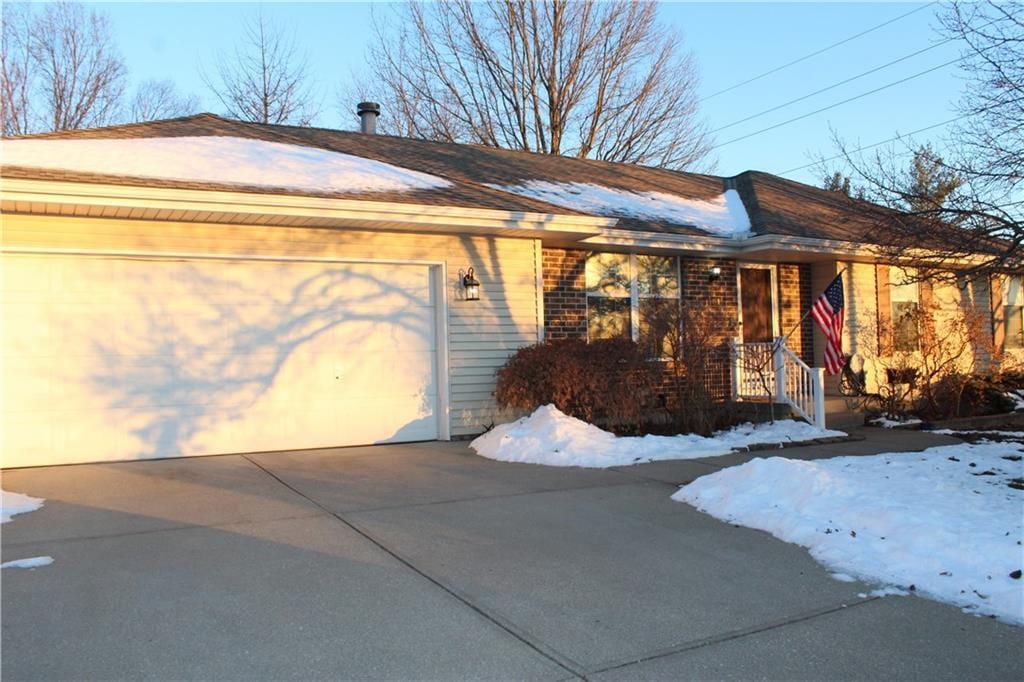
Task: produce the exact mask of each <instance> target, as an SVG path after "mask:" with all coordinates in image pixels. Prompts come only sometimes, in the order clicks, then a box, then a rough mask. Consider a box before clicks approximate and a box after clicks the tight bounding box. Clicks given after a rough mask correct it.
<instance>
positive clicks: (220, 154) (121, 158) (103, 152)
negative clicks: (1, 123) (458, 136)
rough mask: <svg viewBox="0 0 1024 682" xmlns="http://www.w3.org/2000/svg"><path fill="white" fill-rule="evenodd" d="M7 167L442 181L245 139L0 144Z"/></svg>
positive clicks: (286, 182) (226, 177) (240, 179)
mask: <svg viewBox="0 0 1024 682" xmlns="http://www.w3.org/2000/svg"><path fill="white" fill-rule="evenodd" d="M0 158H2V160H3V163H4V164H8V165H14V166H29V167H32V168H47V169H53V170H65V171H75V172H83V173H101V174H106V175H124V176H131V177H144V178H154V179H161V180H185V181H190V182H209V183H218V184H231V185H246V186H257V187H268V188H279V189H289V190H298V191H308V192H330V193H335V192H338V193H347V192H353V193H355V192H406V191H410V190H418V189H436V188H439V187H448V186H449V185H451V183H450V182H448V181H447V180H445V179H444V178H440V177H437V176H436V175H430V174H427V173H420V172H418V171H413V170H409V169H406V168H401V167H399V166H392V165H391V164H387V163H383V162H380V161H374V160H372V159H365V158H362V157H360V156H351V155H349V154H341V153H338V152H332V151H327V150H325V149H317V148H314V147H305V146H302V145H294V144H283V143H280V142H266V141H264V140H253V139H248V138H240V137H151V138H130V139H71V140H68V139H28V140H4V141H3V142H2V143H0Z"/></svg>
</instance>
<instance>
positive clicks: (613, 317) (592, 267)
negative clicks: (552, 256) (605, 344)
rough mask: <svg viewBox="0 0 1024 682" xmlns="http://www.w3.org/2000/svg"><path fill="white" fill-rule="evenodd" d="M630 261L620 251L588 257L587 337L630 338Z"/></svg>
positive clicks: (590, 338) (592, 338)
mask: <svg viewBox="0 0 1024 682" xmlns="http://www.w3.org/2000/svg"><path fill="white" fill-rule="evenodd" d="M629 261H630V257H629V255H628V254H622V253H592V254H590V256H588V257H587V274H586V284H587V339H589V340H594V339H629V338H632V336H633V326H632V322H631V318H632V315H631V296H630V291H631V289H632V286H631V283H630V278H631V273H630V267H629Z"/></svg>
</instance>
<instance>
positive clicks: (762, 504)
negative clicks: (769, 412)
mask: <svg viewBox="0 0 1024 682" xmlns="http://www.w3.org/2000/svg"><path fill="white" fill-rule="evenodd" d="M1018 448H1019V446H1017V445H1010V444H1007V443H990V444H974V445H971V444H963V445H950V446H943V447H936V448H930V449H928V450H925V451H924V452H919V453H904V454H891V453H890V454H883V455H876V456H871V457H838V458H835V459H829V460H821V461H810V462H805V461H797V460H790V459H785V458H782V457H772V458H769V459H755V460H753V461H751V462H748V463H746V464H743V465H741V466H736V467H731V468H728V469H724V470H722V471H719V472H717V473H714V474H709V475H707V476H703V477H701V478H699V479H697V480H696V481H694V482H693V483H691V484H690V485H687V486H685V487H683V488H680V489H679V491H678V492H676V494H675V495H673V496H672V499H674V500H678V501H681V502H687V503H689V504H691V505H693V506H695V507H697V508H698V509H700V510H701V511H703V512H706V513H708V514H711V515H712V516H715V517H717V518H719V519H722V520H724V521H728V522H729V523H738V524H741V525H744V526H749V527H751V528H759V529H761V530H765V531H768V532H769V533H771V534H772V535H774V536H775V537H777V538H779V539H781V540H785V541H786V542H792V543H796V544H798V545H802V546H803V547H807V548H808V549H809V550H810V552H811V555H812V556H814V558H815V559H817V560H818V561H820V562H821V563H823V564H825V565H826V566H827V567H828V568H829V569H830V570H831V571H836V572H840V573H844V574H848V575H852V576H855V577H857V578H859V579H861V580H865V581H870V582H878V583H882V584H883V586H896V587H898V588H901V589H904V590H910V591H913V592H915V593H916V594H920V595H922V596H926V597H929V598H932V599H936V600H938V601H944V602H949V603H951V604H956V605H958V606H961V607H963V608H964V609H965V610H968V611H973V612H976V613H981V614H991V615H994V616H997V617H998V618H1000V619H1002V620H1005V621H1008V622H1011V623H1017V624H1024V580H1022V579H1021V577H1020V576H1021V573H1020V571H1021V569H1022V568H1024V566H1022V563H1024V550H1022V547H1021V542H1022V535H1024V513H1022V512H1024V490H1019V489H1015V488H1012V487H1010V485H1009V483H1011V482H1012V481H1013V480H1014V479H1017V481H1020V479H1021V477H1022V476H1024V466H1022V462H1021V460H1020V459H1019V458H1018V457H1017V454H1019V453H1017V450H1018ZM1015 453H1017V454H1015ZM1011 458H1013V459H1011ZM1014 459H1016V461H1014ZM1011 574H1013V575H1016V576H1017V577H1016V578H1014V577H1012V575H1011ZM911 586H913V588H911Z"/></svg>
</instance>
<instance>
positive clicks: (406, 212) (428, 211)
mask: <svg viewBox="0 0 1024 682" xmlns="http://www.w3.org/2000/svg"><path fill="white" fill-rule="evenodd" d="M0 193H2V201H3V210H4V212H7V213H22V214H25V213H28V214H43V215H47V214H49V215H53V214H57V215H73V214H74V211H71V212H69V213H65V212H64V211H62V210H61V208H62V207H63V208H67V209H71V208H74V207H86V208H87V207H97V208H99V207H102V208H113V209H120V210H123V211H125V212H128V211H131V210H137V211H138V210H146V211H152V210H158V211H159V210H166V211H181V212H183V213H184V214H186V215H189V214H194V215H198V214H207V213H213V214H229V215H232V216H238V215H244V216H249V215H251V216H261V217H266V216H277V217H281V218H286V217H287V218H291V217H307V218H315V219H324V220H330V221H332V222H334V221H336V222H337V226H338V227H372V226H378V227H379V226H381V225H382V224H383V225H387V226H389V227H394V228H397V229H405V230H409V229H413V228H417V229H426V230H427V231H435V232H436V231H449V232H453V231H454V232H459V231H471V232H480V231H482V232H489V231H495V232H500V233H502V234H508V233H510V232H511V233H517V232H523V233H529V234H530V236H535V237H536V236H542V235H545V234H551V235H555V234H559V235H564V236H569V235H572V236H577V237H578V238H585V237H587V236H591V235H596V234H599V233H600V232H601V230H603V229H606V228H609V227H612V226H614V225H615V224H616V223H617V222H618V221H617V220H616V219H615V218H604V217H594V216H584V215H565V214H550V213H532V212H525V211H503V210H496V209H483V208H462V207H455V206H435V205H426V204H406V203H396V202H384V201H358V200H350V199H336V198H327V197H308V196H299V195H284V194H258V193H252V192H232V191H219V190H192V189H171V188H162V187H139V186H133V185H111V184H96V183H78V182H60V181H47V180H26V179H20V178H4V179H0ZM79 215H80V213H79ZM154 220H161V218H154ZM180 220H183V221H188V218H187V217H185V218H181V219H180ZM205 222H209V221H205ZM524 236H525V234H524Z"/></svg>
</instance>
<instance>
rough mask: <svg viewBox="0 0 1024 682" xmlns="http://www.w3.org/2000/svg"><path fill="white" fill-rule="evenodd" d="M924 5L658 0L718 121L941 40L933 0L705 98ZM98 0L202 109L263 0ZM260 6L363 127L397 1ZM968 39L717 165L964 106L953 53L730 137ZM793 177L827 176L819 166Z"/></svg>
mask: <svg viewBox="0 0 1024 682" xmlns="http://www.w3.org/2000/svg"><path fill="white" fill-rule="evenodd" d="M923 4H924V3H888V2H878V3H811V2H802V3H773V2H758V3H729V2H720V3H688V2H675V3H664V4H663V5H662V7H661V8H660V11H661V17H662V19H663V21H664V22H665V23H667V24H669V25H671V26H673V27H675V28H676V29H678V30H679V31H681V32H682V34H683V37H684V41H685V44H686V46H687V47H688V48H689V49H690V50H692V52H693V54H694V57H695V60H696V62H697V65H698V67H699V69H700V74H701V81H702V84H701V95H702V96H703V97H706V98H707V99H705V100H704V102H703V103H702V109H703V115H704V116H705V117H706V118H707V120H708V123H709V125H710V127H711V128H712V129H714V128H720V127H722V126H726V125H728V124H730V123H733V122H734V121H737V120H739V119H742V118H745V117H747V116H750V115H753V114H756V113H758V112H760V111H763V110H764V109H768V108H770V107H773V106H776V105H779V104H782V103H784V102H787V101H789V100H791V99H795V98H797V97H801V96H803V95H806V94H808V93H811V92H813V91H815V90H818V89H820V88H824V87H827V86H829V85H832V84H833V83H836V82H838V81H841V80H844V79H846V78H849V77H851V76H855V75H857V74H859V73H861V72H864V71H867V70H869V69H872V68H874V67H876V66H880V65H882V64H885V63H886V62H889V61H892V60H895V59H898V58H900V57H903V56H905V55H908V54H910V53H913V52H916V51H918V50H921V49H923V48H927V47H929V46H931V45H934V44H935V43H936V42H938V41H939V37H938V35H937V33H936V32H935V30H934V29H935V26H936V23H937V21H936V19H935V10H936V9H937V5H935V4H931V5H928V6H925V7H924V9H922V10H921V11H918V12H915V13H913V14H911V15H910V16H907V17H904V18H902V19H899V20H898V21H895V22H893V23H891V24H890V25H888V26H885V27H884V28H881V29H879V30H876V31H873V32H871V33H869V34H868V35H865V36H862V37H860V38H857V39H855V40H852V41H850V42H848V43H846V44H844V45H842V46H840V47H837V48H835V49H832V50H829V51H827V52H825V53H823V54H821V55H819V56H816V57H813V58H811V59H808V60H806V61H804V62H801V63H800V64H797V65H795V66H793V67H790V68H787V69H783V70H781V71H779V72H778V73H775V74H772V75H770V76H768V77H765V78H762V79H760V80H758V81H756V82H754V83H750V84H748V85H744V86H742V87H739V88H736V89H735V90H731V91H730V92H727V93H724V94H721V95H717V96H713V97H708V96H709V95H712V94H714V93H716V92H718V91H720V90H722V89H724V88H727V87H730V86H732V85H734V84H736V83H739V82H741V81H744V80H746V79H748V78H752V77H754V76H757V75H758V74H761V73H763V72H764V71H767V70H769V69H772V68H774V67H777V66H780V65H782V64H785V63H787V62H790V61H792V60H794V59H797V58H799V57H802V56H804V55H806V54H808V53H811V52H814V51H816V50H819V49H821V48H824V47H826V46H828V45H831V44H832V43H835V42H838V41H840V40H843V39H845V38H848V37H850V36H853V35H854V34H857V33H860V32H861V31H864V30H866V29H869V28H871V27H873V26H876V25H877V24H881V23H882V22H885V21H887V20H890V19H893V18H895V17H898V16H899V15H902V14H905V13H907V12H909V11H910V10H913V9H915V8H918V7H922V5H923ZM95 6H96V7H98V8H99V9H101V10H102V11H104V12H105V13H107V14H108V16H109V17H110V19H111V20H112V22H113V25H114V28H115V31H116V36H117V41H118V44H119V47H120V49H121V51H122V53H123V55H124V57H125V60H126V62H127V64H128V67H129V71H130V76H131V78H132V80H133V81H135V82H137V81H139V80H143V79H146V78H158V79H165V78H170V79H173V80H174V81H176V82H177V84H178V86H179V87H180V88H181V89H182V90H183V91H185V92H192V93H194V94H196V95H197V96H199V97H200V100H201V102H202V104H203V108H204V109H207V110H210V111H214V112H218V111H220V110H221V107H220V106H219V104H218V103H217V102H216V100H215V99H214V98H213V97H212V96H211V95H210V94H209V93H208V92H207V91H206V88H205V86H204V85H203V83H202V81H201V79H200V78H199V70H200V68H201V67H203V66H206V67H207V69H209V68H210V67H211V66H212V65H213V63H214V61H215V59H216V56H217V53H218V51H220V50H224V49H225V48H226V47H230V46H231V45H232V44H233V42H234V41H235V40H236V39H237V38H238V37H239V36H240V34H241V24H242V22H243V21H244V20H245V19H246V17H248V16H251V15H252V14H253V13H254V12H255V11H256V9H257V5H256V4H254V3H198V2H197V3H95ZM262 9H263V12H264V13H265V14H266V15H267V16H269V17H270V18H271V19H272V20H273V21H274V22H275V23H277V24H280V25H281V26H284V27H286V28H288V29H289V30H292V31H294V33H295V35H296V36H297V37H298V39H299V43H300V46H301V47H302V49H304V50H305V51H306V52H307V53H308V57H309V61H310V64H311V67H312V74H313V77H314V78H315V80H316V86H317V89H318V90H319V91H320V92H321V93H322V95H323V99H324V108H323V113H322V114H321V116H320V118H319V119H318V120H317V121H316V123H317V124H319V125H323V126H327V127H342V128H349V127H352V126H353V125H354V123H353V119H352V118H351V117H349V116H346V115H343V114H342V112H341V111H340V107H339V103H338V94H337V93H338V90H339V86H340V85H341V84H342V82H343V81H344V80H346V78H347V76H348V75H349V74H350V73H352V72H358V71H359V70H361V69H363V68H365V56H364V55H365V53H366V48H367V46H368V45H369V42H370V41H371V40H372V38H373V32H372V24H371V14H372V12H378V13H381V12H383V13H387V12H388V11H389V10H388V8H387V7H382V6H380V5H378V6H376V7H372V6H371V4H370V3H356V2H351V3H326V2H324V3H265V4H263V5H262ZM957 49H958V48H957V46H956V45H955V43H949V44H945V45H940V46H938V47H935V48H934V49H930V50H928V51H927V52H924V53H923V54H920V55H917V56H916V57H912V58H910V59H907V60H906V61H903V62H901V63H899V64H896V65H893V66H891V67H888V68H885V69H882V70H880V71H878V72H877V73H873V74H871V75H868V76H866V77H864V78H860V79H858V80H855V81H853V82H851V83H848V84H846V85H843V86H840V87H837V88H835V89H832V90H830V91H829V92H826V93H822V94H820V95H817V96H814V97H811V98H808V99H806V100H804V101H802V102H799V103H797V104H794V105H792V106H788V107H785V108H783V109H780V110H779V111H776V112H773V113H770V114H767V115H765V116H761V117H758V118H756V119H753V120H751V121H748V122H745V123H742V124H739V125H736V126H732V127H729V128H727V129H725V130H721V131H720V132H718V133H716V135H715V137H716V139H717V142H718V143H719V144H720V145H722V146H720V147H718V148H717V149H716V150H715V151H714V155H715V157H716V158H717V161H718V165H717V172H719V173H721V174H723V175H732V174H735V173H739V172H741V171H743V170H747V169H758V170H764V171H769V172H776V173H779V172H782V171H787V170H789V169H792V168H795V167H797V166H801V165H804V164H806V163H808V162H809V161H811V160H812V159H811V155H812V154H815V153H819V152H820V153H823V154H826V155H828V154H831V153H834V150H833V147H832V143H831V140H830V133H829V127H830V126H832V127H834V128H836V129H837V130H838V131H839V132H840V133H841V134H842V135H843V136H844V137H845V138H846V139H847V140H850V141H854V142H856V141H859V142H860V143H861V144H870V143H874V142H878V141H881V140H884V139H887V138H890V137H892V136H894V135H896V134H897V133H900V134H905V133H907V132H910V131H913V130H916V129H919V128H923V127H925V126H930V125H932V124H935V123H939V122H941V121H945V120H947V119H950V118H953V117H954V116H955V113H954V105H955V102H956V99H957V98H958V96H959V93H960V91H961V89H962V87H963V83H962V81H961V79H960V77H959V74H958V71H957V68H956V65H955V64H953V65H950V66H947V67H944V68H940V69H938V70H936V71H934V72H932V73H929V74H927V75H924V76H921V77H917V78H913V79H911V80H909V81H907V82H906V83H903V84H900V85H898V86H895V87H891V88H888V89H886V90H883V91H881V92H878V93H876V94H873V95H869V96H866V97H863V98H860V99H857V100H855V101H853V102H850V103H848V104H844V105H842V106H839V107H836V108H834V109H830V110H829V111H825V112H822V113H820V114H816V115H813V116H810V117H808V118H806V119H804V120H801V121H799V122H796V123H791V124H788V125H784V126H782V127H780V128H778V129H775V130H772V131H769V132H765V133H761V134H757V135H754V136H752V137H750V138H749V139H745V140H742V141H739V142H735V143H732V144H723V143H726V142H728V141H729V140H731V139H733V138H735V137H739V136H741V135H745V134H747V133H751V132H755V131H758V130H760V129H761V128H765V127H767V126H770V125H773V124H776V123H779V122H782V121H785V120H787V119H789V118H793V117H795V116H799V115H801V114H805V113H808V112H811V111H813V110H815V109H819V108H822V107H825V106H828V105H830V104H832V103H835V102H838V101H840V100H843V99H846V98H849V97H853V96H855V95H859V94H861V93H864V92H866V91H868V90H872V89H874V88H877V87H880V86H883V85H886V84H888V83H891V82H893V81H897V80H900V79H902V78H906V77H908V76H912V75H913V74H916V73H918V72H920V71H924V70H926V69H930V68H932V67H935V66H938V65H940V64H943V63H944V62H948V61H950V60H953V59H955V58H956V57H957V55H958V52H957ZM385 115H386V112H385ZM941 134H942V129H941V128H938V129H935V130H932V131H928V132H927V133H924V134H922V135H921V136H919V138H920V139H921V140H924V139H926V138H928V137H929V136H931V137H932V138H933V139H934V138H937V137H939V136H941ZM786 175H788V176H789V177H792V178H794V179H797V180H801V181H804V182H811V183H814V184H818V182H819V178H818V177H817V176H816V174H815V173H814V171H813V169H804V170H797V171H793V172H790V173H786Z"/></svg>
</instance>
